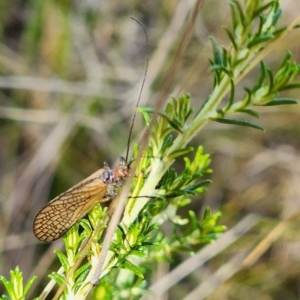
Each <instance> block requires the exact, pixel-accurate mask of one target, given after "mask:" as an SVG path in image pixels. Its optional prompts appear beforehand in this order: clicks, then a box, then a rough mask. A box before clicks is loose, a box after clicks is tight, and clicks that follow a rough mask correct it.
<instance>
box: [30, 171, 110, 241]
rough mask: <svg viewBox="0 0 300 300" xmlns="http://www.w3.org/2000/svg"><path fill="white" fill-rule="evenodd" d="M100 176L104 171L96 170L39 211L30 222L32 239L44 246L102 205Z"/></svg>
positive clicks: (102, 185)
mask: <svg viewBox="0 0 300 300" xmlns="http://www.w3.org/2000/svg"><path fill="white" fill-rule="evenodd" d="M103 172H104V169H100V170H98V171H97V172H95V173H94V174H92V175H91V176H89V177H88V178H86V179H84V180H83V181H81V182H79V183H78V184H76V185H75V186H73V187H72V188H70V189H69V190H67V191H66V192H64V193H62V194H61V195H59V196H57V197H56V198H54V199H53V200H52V201H50V202H49V203H48V204H47V205H46V206H45V207H44V208H42V209H41V210H40V211H39V212H38V213H37V215H36V216H35V218H34V221H33V233H34V235H35V236H36V237H37V238H38V239H39V240H41V241H43V242H51V241H54V240H56V239H58V238H60V237H61V236H62V235H63V234H64V233H65V232H66V231H67V230H68V229H69V228H70V227H72V226H73V225H74V224H75V223H76V222H77V221H78V220H79V219H81V218H82V217H83V216H84V215H85V214H87V213H88V211H89V210H91V208H92V207H93V206H95V204H97V203H100V202H104V201H105V199H104V196H105V193H106V191H107V185H106V184H105V183H104V182H103V181H102V180H101V179H100V178H99V177H101V174H102V173H103ZM101 200H102V201H101Z"/></svg>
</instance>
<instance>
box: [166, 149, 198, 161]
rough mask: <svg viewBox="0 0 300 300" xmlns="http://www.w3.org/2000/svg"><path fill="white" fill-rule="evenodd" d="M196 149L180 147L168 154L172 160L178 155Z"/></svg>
mask: <svg viewBox="0 0 300 300" xmlns="http://www.w3.org/2000/svg"><path fill="white" fill-rule="evenodd" d="M192 151H194V148H193V147H185V148H182V149H178V150H175V151H173V152H171V153H170V154H169V155H168V158H169V159H170V160H173V159H175V158H176V157H179V156H183V155H186V154H188V153H190V152H192Z"/></svg>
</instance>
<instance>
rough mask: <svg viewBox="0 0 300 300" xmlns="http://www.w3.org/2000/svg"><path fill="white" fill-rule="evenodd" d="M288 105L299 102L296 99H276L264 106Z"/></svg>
mask: <svg viewBox="0 0 300 300" xmlns="http://www.w3.org/2000/svg"><path fill="white" fill-rule="evenodd" d="M287 104H298V100H297V99H295V98H274V99H273V100H272V101H270V102H268V103H267V104H265V105H264V106H275V105H287Z"/></svg>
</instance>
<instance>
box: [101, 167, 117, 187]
mask: <svg viewBox="0 0 300 300" xmlns="http://www.w3.org/2000/svg"><path fill="white" fill-rule="evenodd" d="M99 179H101V180H102V181H103V182H104V183H107V182H112V181H114V173H113V171H112V170H111V169H109V168H107V169H104V171H103V173H102V174H100V175H99Z"/></svg>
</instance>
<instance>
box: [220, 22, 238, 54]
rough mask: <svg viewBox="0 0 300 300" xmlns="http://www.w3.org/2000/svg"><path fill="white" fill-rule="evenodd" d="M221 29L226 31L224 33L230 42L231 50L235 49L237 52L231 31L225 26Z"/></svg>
mask: <svg viewBox="0 0 300 300" xmlns="http://www.w3.org/2000/svg"><path fill="white" fill-rule="evenodd" d="M223 29H224V30H225V31H226V33H227V35H228V38H229V39H230V42H231V44H232V46H233V48H234V49H235V51H237V50H238V46H237V44H236V42H235V39H234V36H233V34H232V33H231V31H230V30H229V29H228V28H227V27H226V26H223Z"/></svg>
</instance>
